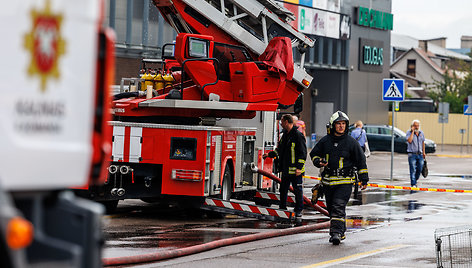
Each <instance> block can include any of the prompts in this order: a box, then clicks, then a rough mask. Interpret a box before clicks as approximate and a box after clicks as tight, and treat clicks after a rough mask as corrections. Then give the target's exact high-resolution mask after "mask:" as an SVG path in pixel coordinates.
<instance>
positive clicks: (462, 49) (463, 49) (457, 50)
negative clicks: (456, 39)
mask: <svg viewBox="0 0 472 268" xmlns="http://www.w3.org/2000/svg"><path fill="white" fill-rule="evenodd" d="M449 50H451V51H454V52H456V53H460V54H464V55H467V54H469V53H470V51H471V49H470V48H449Z"/></svg>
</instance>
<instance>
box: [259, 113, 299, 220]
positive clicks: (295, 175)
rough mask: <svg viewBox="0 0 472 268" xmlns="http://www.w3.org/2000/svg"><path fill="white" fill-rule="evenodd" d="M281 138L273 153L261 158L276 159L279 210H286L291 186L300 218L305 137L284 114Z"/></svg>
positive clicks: (297, 214) (291, 118)
mask: <svg viewBox="0 0 472 268" xmlns="http://www.w3.org/2000/svg"><path fill="white" fill-rule="evenodd" d="M281 124H282V128H283V130H282V134H283V135H282V138H281V139H280V140H279V143H278V145H277V148H276V149H275V150H274V151H271V152H269V153H265V154H263V155H262V157H263V158H264V159H265V158H266V157H270V158H276V159H277V160H278V170H279V171H281V172H282V182H281V184H280V205H279V206H280V208H281V209H287V194H288V189H289V187H290V184H292V187H293V190H294V194H295V210H294V211H295V216H296V217H301V216H302V211H303V175H304V173H305V160H306V155H307V150H306V140H305V136H303V134H302V133H301V132H300V131H298V127H297V126H295V125H294V122H293V117H292V115H290V114H285V115H283V116H282V119H281Z"/></svg>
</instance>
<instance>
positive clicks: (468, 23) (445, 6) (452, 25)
mask: <svg viewBox="0 0 472 268" xmlns="http://www.w3.org/2000/svg"><path fill="white" fill-rule="evenodd" d="M392 13H393V33H396V34H405V35H409V36H411V37H414V38H418V39H430V38H438V37H447V41H446V47H447V48H460V38H461V36H462V35H469V36H472V1H471V0H392Z"/></svg>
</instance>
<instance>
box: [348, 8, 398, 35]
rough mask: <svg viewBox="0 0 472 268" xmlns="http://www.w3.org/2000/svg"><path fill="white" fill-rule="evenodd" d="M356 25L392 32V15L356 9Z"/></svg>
mask: <svg viewBox="0 0 472 268" xmlns="http://www.w3.org/2000/svg"><path fill="white" fill-rule="evenodd" d="M356 15H357V19H356V20H355V21H356V23H357V24H358V25H361V26H366V27H370V28H375V29H380V30H393V14H390V13H387V12H383V11H378V10H375V9H370V8H367V7H357V12H356Z"/></svg>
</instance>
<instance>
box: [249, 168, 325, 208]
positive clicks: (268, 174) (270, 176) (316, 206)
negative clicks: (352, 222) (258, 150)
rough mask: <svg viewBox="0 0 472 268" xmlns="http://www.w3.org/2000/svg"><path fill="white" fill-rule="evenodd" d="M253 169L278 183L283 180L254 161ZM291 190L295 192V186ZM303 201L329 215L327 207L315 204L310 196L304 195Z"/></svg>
mask: <svg viewBox="0 0 472 268" xmlns="http://www.w3.org/2000/svg"><path fill="white" fill-rule="evenodd" d="M251 170H252V171H253V172H256V173H259V174H261V175H263V176H266V177H267V178H270V179H271V180H273V181H276V182H278V183H281V182H282V180H281V179H280V178H279V177H277V176H275V175H274V174H272V173H270V172H268V171H265V170H262V169H259V168H258V167H257V166H256V165H255V164H254V163H253V164H252V165H251ZM289 190H290V192H292V193H293V187H292V186H290V188H289ZM303 201H304V203H305V204H308V205H309V206H311V207H312V208H314V209H315V210H316V211H318V212H319V213H321V214H323V215H325V216H327V217H329V213H328V211H327V210H326V209H324V208H322V207H320V206H319V205H318V204H313V203H311V200H310V199H308V197H306V196H305V195H303Z"/></svg>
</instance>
